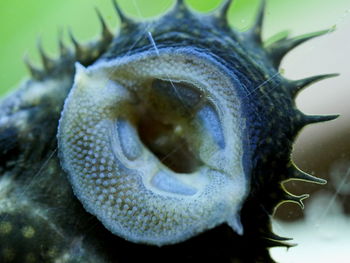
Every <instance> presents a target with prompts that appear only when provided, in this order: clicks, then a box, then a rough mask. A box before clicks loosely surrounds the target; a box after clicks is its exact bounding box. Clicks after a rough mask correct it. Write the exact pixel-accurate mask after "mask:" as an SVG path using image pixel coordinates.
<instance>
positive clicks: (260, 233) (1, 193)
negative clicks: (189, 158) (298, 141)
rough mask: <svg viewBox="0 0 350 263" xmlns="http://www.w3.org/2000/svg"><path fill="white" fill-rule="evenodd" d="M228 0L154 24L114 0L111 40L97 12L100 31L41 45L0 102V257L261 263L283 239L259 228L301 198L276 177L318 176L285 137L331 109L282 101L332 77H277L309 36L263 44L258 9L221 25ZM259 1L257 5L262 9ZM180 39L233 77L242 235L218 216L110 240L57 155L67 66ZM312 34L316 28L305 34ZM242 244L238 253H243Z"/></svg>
mask: <svg viewBox="0 0 350 263" xmlns="http://www.w3.org/2000/svg"><path fill="white" fill-rule="evenodd" d="M230 2H231V1H227V2H225V4H224V5H223V6H222V8H220V9H219V10H218V11H217V12H215V13H214V14H211V15H198V14H194V13H193V12H192V11H189V10H188V9H187V8H186V6H185V5H184V3H183V2H182V1H178V2H177V5H176V6H175V7H174V9H173V10H172V11H171V12H170V13H168V14H167V15H165V16H164V17H162V18H160V19H159V20H157V21H155V22H150V23H141V24H138V23H135V22H133V21H131V20H130V19H128V18H126V17H125V16H124V15H123V14H122V13H121V12H120V10H119V8H118V7H117V11H118V12H119V14H120V17H121V20H122V27H121V30H120V34H119V35H118V36H116V37H113V36H112V35H111V34H110V33H109V31H108V30H107V28H106V26H105V24H104V22H103V20H101V21H102V26H103V34H102V38H101V39H100V40H98V41H96V42H93V43H91V44H89V45H87V46H83V45H80V44H79V43H78V42H77V41H76V40H75V39H74V37H72V40H73V44H74V46H75V50H74V51H71V50H69V49H67V48H66V47H65V46H64V45H63V44H62V43H61V45H60V46H61V56H60V58H59V59H58V60H52V59H50V58H48V57H47V56H46V55H45V53H44V52H43V51H42V49H41V54H42V60H43V66H44V69H43V70H38V69H36V68H34V67H33V66H32V65H30V64H29V63H28V65H29V69H30V71H31V74H32V79H31V80H28V81H26V82H25V83H24V84H23V85H22V86H21V87H20V88H19V89H18V90H17V91H15V92H14V93H12V94H10V95H9V96H8V97H6V98H5V99H3V101H2V102H1V105H0V173H1V179H0V261H1V262H139V261H141V260H142V261H150V262H201V261H206V262H208V260H209V261H212V262H273V260H272V259H271V258H270V256H269V253H268V248H269V247H272V246H280V245H284V246H289V245H288V244H287V243H285V241H286V240H288V239H284V238H281V237H278V236H276V235H274V234H273V233H272V232H271V226H270V217H271V215H272V214H273V211H274V209H275V207H276V206H277V205H278V204H279V203H281V202H284V201H292V202H296V203H299V204H300V205H302V199H304V198H306V196H305V195H304V196H300V197H297V196H294V195H292V194H290V193H287V192H286V191H285V189H284V188H283V185H282V182H283V181H286V180H293V179H296V180H305V181H310V182H316V183H324V181H322V180H321V179H318V178H315V177H312V176H310V175H307V174H304V173H303V172H301V171H300V170H298V169H297V168H296V167H294V165H293V164H292V162H291V160H290V153H291V148H292V143H293V141H294V138H295V136H296V135H297V133H298V132H299V131H300V129H301V128H302V127H304V126H305V125H307V124H310V123H315V122H321V121H327V120H331V119H334V118H335V117H336V116H305V115H304V114H302V113H301V112H299V111H298V110H297V109H296V107H295V103H294V97H295V95H296V94H297V92H298V91H299V90H300V89H301V88H303V87H305V86H307V85H309V84H311V83H312V82H314V81H317V80H319V79H323V78H325V77H330V76H333V75H326V76H317V77H312V78H308V79H304V80H299V81H289V80H286V79H284V78H283V77H282V76H281V75H280V74H278V69H277V67H278V65H279V63H280V61H281V59H282V57H283V55H284V54H285V53H287V52H288V51H289V50H290V49H291V48H293V47H294V46H296V45H298V44H300V43H302V42H303V41H305V40H307V39H309V38H311V36H306V37H301V38H298V39H287V38H284V39H282V40H280V41H277V42H276V43H274V44H272V45H271V46H270V47H268V48H266V49H264V48H263V47H262V42H261V23H262V13H263V12H260V13H259V18H258V20H257V24H256V25H255V26H254V27H253V28H252V29H251V30H250V31H248V32H245V33H237V32H235V31H233V30H232V29H231V28H230V27H229V26H228V24H227V20H226V12H227V9H228V7H229V4H230ZM262 9H263V8H262ZM147 32H151V34H152V36H153V39H154V41H155V43H156V44H157V47H158V48H162V47H171V46H172V47H192V48H194V49H196V50H199V51H200V52H205V53H206V54H209V55H210V56H213V57H215V58H216V59H218V60H220V61H221V63H223V64H224V65H225V66H226V67H227V68H229V69H230V70H232V72H234V74H235V75H236V76H238V78H239V81H240V83H241V86H242V87H244V89H242V90H241V93H240V94H239V96H240V99H241V103H242V105H243V109H244V112H245V113H244V115H245V116H246V118H247V122H246V125H247V126H246V132H247V134H248V136H247V138H248V139H246V140H245V141H244V142H243V144H244V145H245V153H246V156H245V159H249V161H247V162H246V164H245V169H246V173H247V176H249V182H250V191H249V194H248V196H247V198H246V200H245V202H244V204H243V207H242V210H241V214H240V215H241V221H242V224H243V228H244V234H243V235H242V236H240V235H238V234H236V233H235V232H234V231H232V229H231V228H229V227H228V226H227V225H225V224H224V225H221V226H218V227H216V228H214V229H212V230H209V231H206V232H204V233H202V234H200V235H198V236H196V237H194V238H192V239H190V240H187V241H185V242H182V243H179V244H176V245H171V246H165V247H162V248H158V247H154V246H147V245H140V244H134V243H131V242H128V241H125V240H124V239H122V238H119V237H117V236H115V235H113V234H112V233H110V232H109V231H108V230H106V229H105V228H104V227H103V225H102V224H101V223H100V222H99V221H98V220H97V219H96V218H95V217H94V216H92V215H91V214H89V213H87V212H86V211H85V209H84V208H83V207H82V205H81V204H80V202H79V201H78V200H77V199H76V197H75V196H74V194H73V192H72V190H71V187H70V185H69V182H68V180H67V178H66V174H65V172H64V171H63V170H62V168H61V165H60V161H59V158H58V155H57V139H56V133H57V127H58V121H59V118H60V113H61V110H62V107H63V103H64V100H65V98H66V97H67V95H68V93H69V91H70V88H71V87H72V84H73V78H74V74H75V69H74V63H75V62H79V63H81V64H83V65H85V66H88V65H91V64H93V63H95V62H96V61H97V60H100V61H101V60H110V59H113V58H115V57H117V56H123V55H125V54H135V53H137V52H141V51H145V50H151V49H153V48H154V46H153V45H152V43H151V42H150V40H149V38H147ZM316 35H319V34H316ZM246 251H249V253H247V252H246Z"/></svg>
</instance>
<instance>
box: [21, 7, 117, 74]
mask: <svg viewBox="0 0 350 263" xmlns="http://www.w3.org/2000/svg"><path fill="white" fill-rule="evenodd" d="M96 14H97V17H98V19H99V21H100V24H101V29H102V30H101V37H100V38H99V39H98V40H96V41H94V42H90V43H87V44H81V43H79V42H78V41H77V40H76V38H75V37H74V35H73V33H72V31H71V30H69V37H70V40H71V42H72V44H73V47H74V50H71V49H70V48H68V47H67V46H66V45H65V44H64V42H63V40H62V34H61V33H60V34H59V39H58V47H59V57H58V59H52V58H50V57H49V56H48V55H47V54H46V52H45V51H44V49H43V47H42V44H41V41H40V40H39V41H38V45H37V46H38V51H39V55H40V58H41V63H42V69H39V68H37V67H36V66H34V65H33V64H32V63H31V62H30V61H29V59H28V57H27V56H25V58H24V62H25V64H26V65H27V68H28V70H29V72H30V74H31V76H32V78H33V79H35V80H38V81H40V80H43V79H45V78H47V77H48V76H51V74H52V73H54V72H56V71H57V70H60V69H62V65H63V64H65V63H69V64H70V65H71V66H73V64H74V62H79V63H81V64H83V65H88V64H91V63H92V62H93V61H94V60H96V59H97V58H98V57H99V56H100V55H101V54H102V53H103V52H104V51H105V50H106V49H107V48H108V46H109V45H110V43H111V42H112V40H113V38H114V36H113V34H112V33H111V31H110V30H109V28H108V27H107V24H106V22H105V20H104V18H103V17H102V15H101V13H100V11H99V10H98V9H97V8H96Z"/></svg>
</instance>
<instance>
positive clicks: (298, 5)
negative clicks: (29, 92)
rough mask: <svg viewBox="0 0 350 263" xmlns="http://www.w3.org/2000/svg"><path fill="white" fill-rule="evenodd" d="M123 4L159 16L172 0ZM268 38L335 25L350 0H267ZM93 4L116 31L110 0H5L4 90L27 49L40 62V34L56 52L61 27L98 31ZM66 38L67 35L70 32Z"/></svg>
mask: <svg viewBox="0 0 350 263" xmlns="http://www.w3.org/2000/svg"><path fill="white" fill-rule="evenodd" d="M118 2H119V3H120V5H121V7H122V8H123V10H124V11H125V12H126V13H127V14H128V15H130V16H132V17H135V18H137V19H141V18H150V17H154V16H158V15H160V14H162V13H164V12H166V11H167V10H169V8H171V6H172V5H173V0H118ZM267 2H268V7H267V15H266V20H265V21H266V23H265V32H264V37H265V39H266V38H268V37H269V36H271V35H272V34H274V33H277V32H278V31H281V30H285V29H290V30H292V34H300V33H305V32H308V31H313V30H319V29H324V28H329V27H332V26H334V25H335V24H336V23H337V22H338V20H339V19H341V16H342V15H343V12H344V8H346V5H347V4H348V2H349V0H333V1H323V0H308V1H305V0H268V1H267ZM187 3H188V5H189V6H191V7H192V8H193V9H195V10H198V11H200V12H208V11H210V10H213V9H215V8H216V7H217V6H219V5H220V3H221V0H188V1H187ZM258 3H259V0H236V1H234V4H233V5H232V8H231V9H230V12H229V15H230V16H229V19H230V23H231V24H232V25H233V26H234V27H236V28H238V29H239V30H246V29H247V28H248V27H249V26H250V25H251V23H252V21H253V20H252V19H253V18H254V15H255V12H256V8H257V4H258ZM94 7H98V8H99V9H100V10H101V11H102V13H103V15H104V16H105V18H106V20H107V22H108V24H109V25H110V27H111V28H113V30H114V31H117V28H118V24H119V20H118V17H117V16H116V15H115V12H114V10H113V7H112V3H111V1H110V0H74V1H71V0H51V1H47V0H25V1H23V0H0V58H1V59H0V95H2V94H4V93H6V92H7V91H9V90H10V89H11V88H14V87H15V86H16V84H18V83H19V82H20V81H21V80H22V79H23V78H24V77H25V76H26V75H27V72H26V69H25V66H24V64H23V63H22V59H23V56H24V55H25V54H28V56H29V58H31V59H32V60H33V61H34V62H38V61H39V60H38V55H37V50H36V43H37V39H38V38H41V39H42V41H43V45H44V47H45V49H46V50H47V51H48V53H49V54H51V55H55V54H56V53H57V36H58V31H59V30H60V29H62V30H64V32H65V33H66V32H67V29H68V27H71V28H72V30H73V32H74V34H75V35H76V36H77V38H78V39H79V40H89V39H91V38H93V37H95V36H96V35H97V34H98V33H99V24H98V21H97V18H96V15H95V11H94ZM65 38H66V42H67V43H68V42H69V41H68V38H67V36H66V35H65Z"/></svg>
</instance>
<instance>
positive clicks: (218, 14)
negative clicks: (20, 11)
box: [25, 0, 338, 247]
mask: <svg viewBox="0 0 350 263" xmlns="http://www.w3.org/2000/svg"><path fill="white" fill-rule="evenodd" d="M112 1H113V5H114V7H115V10H116V12H117V14H118V15H119V18H120V22H121V33H127V32H130V31H131V30H132V29H133V28H135V27H137V26H138V23H137V22H135V21H134V20H132V19H130V18H129V17H127V16H126V15H125V14H124V13H123V12H122V10H121V9H120V7H119V6H118V4H117V2H116V0H112ZM232 2H233V0H225V1H224V2H223V3H222V5H221V6H220V7H219V8H218V9H217V10H216V11H214V12H213V13H212V14H211V18H212V21H213V22H214V23H215V24H216V25H218V26H220V27H221V28H230V26H229V23H228V19H227V18H228V11H229V8H230V7H231V5H232ZM265 7H266V0H261V4H260V6H259V9H258V14H257V19H256V22H255V24H254V25H253V26H252V27H251V29H249V30H248V31H247V32H243V33H242V34H243V37H244V38H247V39H250V40H251V41H252V42H254V43H255V44H256V45H259V46H261V47H263V40H262V28H263V21H264V13H265ZM96 11H97V15H98V18H99V20H100V23H101V26H102V34H101V35H102V36H101V38H100V39H99V40H98V41H96V42H93V43H90V44H89V45H82V44H80V43H79V42H78V41H77V40H76V39H75V38H74V36H73V34H72V33H70V38H71V40H72V43H73V45H74V51H71V50H70V49H68V48H67V47H66V46H65V45H64V44H63V41H62V38H60V40H59V48H60V58H59V59H58V60H53V59H51V58H49V57H48V56H47V55H46V53H45V52H44V50H43V48H42V46H41V44H39V45H38V49H39V53H40V56H41V60H42V64H43V70H39V69H37V68H36V67H34V66H33V65H32V64H31V63H30V62H29V61H28V60H27V59H25V62H26V64H27V66H28V68H29V71H30V73H31V75H32V77H33V78H34V79H37V80H41V79H43V78H45V76H47V75H48V74H49V73H50V72H52V71H54V70H55V68H56V67H59V66H60V63H61V62H62V60H63V59H67V58H68V59H71V60H73V62H75V61H78V62H80V63H82V64H86V63H91V62H92V61H93V60H95V59H96V58H98V56H99V55H101V53H102V52H103V51H104V50H106V48H107V47H108V46H109V44H110V43H111V42H112V40H113V37H114V36H113V34H112V33H111V32H110V31H109V29H108V27H107V25H106V23H105V21H104V19H103V17H102V16H101V14H100V12H99V11H98V10H96ZM172 12H173V13H176V14H177V13H179V12H183V13H187V14H190V13H191V12H190V11H189V10H188V8H187V6H186V4H185V2H184V0H177V1H176V4H175V7H174V9H173V11H172ZM331 31H332V30H323V31H318V32H315V33H312V34H307V35H304V36H299V37H296V38H288V37H287V36H285V37H283V38H281V39H280V40H278V41H276V42H274V43H272V44H271V45H269V46H267V47H266V48H264V50H265V52H266V55H267V57H268V58H269V61H270V63H271V64H272V65H273V67H274V68H275V69H276V70H278V68H279V66H280V63H281V61H282V59H283V57H284V56H285V55H286V54H287V53H288V52H289V51H290V50H292V49H294V48H295V47H297V46H299V45H300V44H302V43H304V42H305V41H307V40H310V39H312V38H315V37H318V36H322V35H324V34H327V33H329V32H331ZM335 76H338V74H324V75H318V76H312V77H309V78H305V79H301V80H288V81H286V83H287V88H288V90H289V92H290V95H291V97H292V98H293V99H294V98H295V97H296V95H297V94H298V93H299V92H300V91H301V90H302V89H304V88H305V87H307V86H309V85H311V84H313V83H315V82H317V81H320V80H323V79H326V78H331V77H335ZM295 115H296V117H295V122H296V124H297V126H298V129H301V128H302V127H304V126H306V125H308V124H312V123H318V122H324V121H330V120H334V119H336V118H337V117H338V115H326V116H322V115H305V114H303V113H302V112H300V111H298V110H296V111H295ZM290 180H301V181H306V182H310V183H316V184H325V183H326V181H325V180H323V179H320V178H317V177H315V176H312V175H310V174H307V173H305V172H303V171H301V170H299V169H298V168H297V167H296V166H295V165H294V164H293V163H292V162H290V164H289V166H288V173H287V175H286V176H285V177H282V178H281V189H282V191H283V194H282V200H277V201H278V202H279V203H283V202H294V203H297V204H298V205H300V207H301V208H304V204H303V200H304V199H306V198H307V197H308V195H307V194H304V195H300V196H296V195H293V194H291V193H289V192H288V191H287V190H286V189H285V188H284V186H283V183H284V182H286V181H290ZM279 197H280V196H279ZM264 237H265V238H266V240H268V242H267V245H268V246H269V247H273V246H286V247H290V246H292V245H291V244H289V243H287V242H286V241H289V240H290V239H289V238H284V237H280V236H278V235H276V234H274V233H272V232H269V233H264Z"/></svg>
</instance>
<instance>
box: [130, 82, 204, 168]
mask: <svg viewBox="0 0 350 263" xmlns="http://www.w3.org/2000/svg"><path fill="white" fill-rule="evenodd" d="M190 88H191V92H194V91H193V87H190ZM186 89H187V91H188V89H189V87H188V85H187V84H184V83H173V82H171V81H163V80H154V81H153V82H152V84H151V88H150V89H149V92H148V94H147V97H146V98H144V99H143V100H142V102H141V104H140V105H139V109H138V114H139V115H138V121H137V130H138V135H139V137H140V139H141V141H142V142H143V144H144V145H145V146H146V147H147V148H148V149H149V150H150V151H151V152H152V153H153V154H154V155H155V156H156V157H157V158H158V159H159V161H160V162H161V163H163V164H164V165H165V166H167V167H168V168H169V169H170V170H172V171H174V172H176V173H193V172H195V171H197V170H198V169H199V167H200V166H202V164H203V163H202V162H201V160H200V159H199V157H198V156H199V154H198V149H199V144H200V133H199V130H198V128H199V127H198V125H196V124H195V123H194V121H193V116H194V108H193V106H191V107H189V104H188V103H187V102H188V101H187V102H186V101H184V100H189V99H190V98H186V97H184V95H183V94H180V93H181V92H182V93H183V92H184V90H185V91H186ZM191 103H192V105H195V103H196V101H193V102H191Z"/></svg>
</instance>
